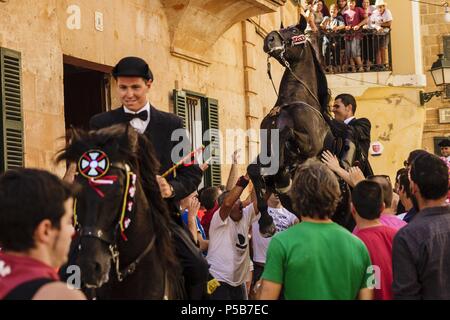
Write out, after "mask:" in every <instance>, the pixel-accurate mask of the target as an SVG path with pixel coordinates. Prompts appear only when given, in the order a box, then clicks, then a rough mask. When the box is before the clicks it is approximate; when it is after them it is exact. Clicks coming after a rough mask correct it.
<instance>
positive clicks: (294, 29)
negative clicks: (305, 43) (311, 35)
mask: <svg viewBox="0 0 450 320" xmlns="http://www.w3.org/2000/svg"><path fill="white" fill-rule="evenodd" d="M292 33H293V34H299V33H300V31H299V30H298V29H297V28H293V29H292Z"/></svg>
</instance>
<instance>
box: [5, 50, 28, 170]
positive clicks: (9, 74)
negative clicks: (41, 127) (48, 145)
mask: <svg viewBox="0 0 450 320" xmlns="http://www.w3.org/2000/svg"><path fill="white" fill-rule="evenodd" d="M21 87H22V81H21V56H20V53H19V52H17V51H13V50H9V49H5V48H0V172H3V171H6V170H8V169H13V168H20V167H23V166H24V152H23V122H22V121H23V116H22V88H21Z"/></svg>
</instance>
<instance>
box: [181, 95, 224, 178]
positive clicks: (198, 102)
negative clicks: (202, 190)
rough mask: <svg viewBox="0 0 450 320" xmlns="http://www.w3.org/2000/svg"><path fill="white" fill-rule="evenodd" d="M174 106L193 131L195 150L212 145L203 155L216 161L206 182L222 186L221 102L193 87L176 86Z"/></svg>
mask: <svg viewBox="0 0 450 320" xmlns="http://www.w3.org/2000/svg"><path fill="white" fill-rule="evenodd" d="M173 97H174V110H175V113H176V114H177V115H178V116H179V117H181V118H182V119H183V123H184V127H185V128H186V129H187V130H188V131H189V138H190V140H191V146H192V150H194V149H197V148H199V147H201V146H202V145H203V146H205V147H209V148H206V149H205V152H204V153H203V159H199V162H203V161H204V160H209V159H210V158H211V160H212V162H209V163H210V166H209V168H208V170H207V171H206V172H205V175H204V178H203V182H202V185H201V186H200V187H202V186H204V187H210V186H219V185H220V184H221V183H222V179H221V171H220V143H219V139H218V136H219V135H218V132H219V109H218V108H219V104H218V101H217V100H216V99H212V98H208V97H205V96H204V95H202V94H198V93H195V92H190V91H183V90H174V94H173Z"/></svg>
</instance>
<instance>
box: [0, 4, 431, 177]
mask: <svg viewBox="0 0 450 320" xmlns="http://www.w3.org/2000/svg"><path fill="white" fill-rule="evenodd" d="M295 4H296V1H291V0H288V1H286V0H221V1H216V0H211V1H200V0H152V1H149V0H114V1H100V0H95V1H91V0H89V1H88V0H40V1H31V0H29V1H7V2H1V3H0V20H1V21H2V24H1V26H0V31H1V32H0V47H1V48H2V50H3V51H2V52H8V51H7V50H13V52H16V53H19V54H20V77H21V80H20V87H21V88H20V92H21V104H20V107H21V114H22V123H23V141H22V144H23V152H24V165H26V166H28V167H40V168H46V169H49V170H52V171H54V172H57V173H58V174H60V175H62V174H63V172H64V165H62V164H60V165H56V164H55V163H54V157H55V153H56V152H57V150H59V149H60V148H61V147H63V146H64V143H65V139H64V137H65V133H66V128H67V127H68V126H69V125H71V124H75V125H78V126H83V125H86V123H87V119H89V117H90V115H91V114H94V113H97V112H100V111H103V110H107V109H110V108H115V107H117V106H118V105H119V101H118V99H117V96H116V93H115V90H114V82H113V80H112V79H111V78H110V76H109V75H108V74H109V72H110V70H111V68H112V66H113V65H114V64H115V63H116V62H117V61H118V60H119V59H120V58H122V57H123V56H128V55H134V56H140V57H143V58H144V59H146V60H147V61H148V63H149V65H150V67H151V68H152V71H153V73H154V75H155V81H154V84H153V86H152V89H151V91H150V94H149V100H150V101H151V103H152V104H153V105H155V106H157V107H158V108H160V109H161V110H165V111H169V112H177V113H183V112H185V113H186V112H187V113H189V112H190V113H189V117H190V119H191V120H192V119H195V120H199V121H203V122H205V121H206V122H207V125H206V127H208V126H209V125H211V126H212V125H214V126H216V127H217V128H218V129H219V130H220V131H221V132H222V133H225V131H226V130H228V129H229V130H231V129H233V130H243V131H247V130H249V129H256V128H258V127H259V123H260V122H261V120H262V117H263V116H264V115H265V114H266V113H267V112H268V111H269V110H270V109H271V108H272V106H273V104H274V103H275V101H276V95H275V93H274V90H273V88H272V84H271V83H270V81H269V79H268V77H267V74H266V72H267V56H266V55H265V54H264V52H263V50H262V46H263V38H264V36H265V35H266V34H267V33H268V32H270V31H271V30H275V29H279V27H280V24H281V22H283V24H284V25H285V26H287V25H292V24H295V23H297V21H298V15H299V10H298V7H297V6H296V5H295ZM389 5H390V9H391V11H392V12H393V14H394V17H395V23H394V26H393V31H392V60H393V71H392V72H370V73H358V74H344V75H331V76H328V81H329V85H330V88H331V90H332V93H333V95H337V94H339V93H342V92H349V93H352V94H353V95H355V96H356V97H357V100H358V116H359V117H363V116H364V117H367V118H369V119H370V121H371V122H372V126H373V129H372V140H373V141H375V140H377V141H380V142H382V144H383V145H384V153H383V155H381V156H378V157H372V158H371V159H370V160H371V162H372V164H373V167H374V169H375V171H376V172H378V173H387V174H390V175H393V174H394V173H395V171H396V170H397V169H398V167H400V166H401V165H402V163H403V160H404V159H405V157H406V156H407V154H408V153H409V151H410V150H412V149H415V148H418V147H421V145H422V132H423V123H424V116H425V112H424V108H423V107H421V106H420V104H419V94H418V92H419V90H420V89H421V88H422V87H423V85H424V84H425V77H424V75H423V68H422V67H421V65H422V62H420V64H418V61H422V60H421V59H422V56H421V52H422V51H421V50H422V48H421V46H420V31H421V30H420V28H415V25H416V22H417V21H420V16H419V7H418V6H417V5H416V4H414V3H411V2H410V1H408V0H396V1H391V3H390V4H389ZM417 39H419V41H418V40H417ZM405 48H406V49H407V50H406V49H405ZM5 50H6V51H5ZM410 53H414V54H410ZM272 73H273V78H274V82H275V84H276V85H278V83H279V82H280V79H281V76H282V73H283V69H282V68H281V66H280V65H278V63H276V62H275V61H274V62H273V63H272ZM14 90H15V89H14ZM11 92H13V91H11ZM183 103H184V104H185V105H183ZM180 108H181V109H180ZM189 108H190V109H189ZM199 108H200V109H201V110H200V111H199ZM205 110H206V111H205ZM4 111H5V110H4V105H2V112H3V113H5V112H4ZM205 114H207V118H205ZM2 121H3V123H2V124H1V125H2V126H3V129H4V127H5V119H4V117H3V118H2ZM186 126H187V127H188V128H193V129H192V130H193V131H196V129H195V128H196V126H195V125H194V124H192V123H191V124H190V123H187V124H186ZM204 128H205V126H204V123H203V127H202V128H201V129H200V132H199V134H200V135H201V133H202V130H203V129H204ZM3 131H4V130H3ZM191 134H192V135H194V136H195V134H194V133H192V132H191ZM406 137H407V138H406ZM3 138H4V137H3ZM195 139H197V140H199V141H198V142H199V143H201V142H202V141H201V138H198V137H197V138H195ZM245 139H246V140H245V147H244V149H245V150H243V151H244V155H243V162H244V163H247V162H248V161H249V160H250V159H249V158H250V156H249V154H251V152H250V151H251V150H254V149H257V148H258V137H257V136H251V137H249V138H245ZM2 143H3V144H2V147H3V150H2V151H3V153H5V147H4V145H5V143H4V141H2ZM232 152H233V148H231V147H230V148H227V146H226V143H223V148H221V150H220V157H221V158H222V159H223V160H222V162H225V164H224V165H222V166H221V167H220V168H219V170H218V171H217V172H216V175H217V174H219V176H221V177H222V181H223V180H225V178H226V176H227V174H228V169H229V164H228V163H229V158H230V155H231V153H232ZM0 156H1V154H0ZM4 158H5V155H4V154H3V159H4ZM225 160H228V161H225ZM244 168H245V165H244V164H242V165H241V167H240V169H241V171H243V170H244Z"/></svg>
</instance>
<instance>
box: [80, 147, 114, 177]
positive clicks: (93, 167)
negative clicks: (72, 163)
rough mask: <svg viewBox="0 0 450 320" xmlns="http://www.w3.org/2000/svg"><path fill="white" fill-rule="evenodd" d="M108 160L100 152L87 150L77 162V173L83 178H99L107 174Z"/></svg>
mask: <svg viewBox="0 0 450 320" xmlns="http://www.w3.org/2000/svg"><path fill="white" fill-rule="evenodd" d="M108 169H109V159H108V156H107V155H106V153H104V152H103V151H101V150H89V151H87V152H85V153H83V155H82V156H81V157H80V160H79V161H78V172H79V173H80V174H81V175H82V176H84V177H85V178H88V179H92V178H100V177H102V176H104V175H105V174H106V172H108Z"/></svg>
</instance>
